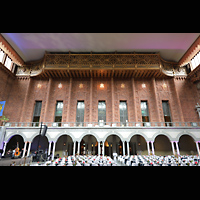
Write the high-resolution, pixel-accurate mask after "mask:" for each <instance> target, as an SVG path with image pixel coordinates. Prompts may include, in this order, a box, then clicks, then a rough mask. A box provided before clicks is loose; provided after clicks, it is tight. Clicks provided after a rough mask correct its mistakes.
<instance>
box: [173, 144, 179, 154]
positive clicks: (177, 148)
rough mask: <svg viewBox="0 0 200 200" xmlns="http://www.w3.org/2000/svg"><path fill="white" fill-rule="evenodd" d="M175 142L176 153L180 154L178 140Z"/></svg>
mask: <svg viewBox="0 0 200 200" xmlns="http://www.w3.org/2000/svg"><path fill="white" fill-rule="evenodd" d="M174 142H175V143H176V151H177V155H178V156H179V155H180V151H179V147H178V141H174Z"/></svg>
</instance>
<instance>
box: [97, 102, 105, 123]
mask: <svg viewBox="0 0 200 200" xmlns="http://www.w3.org/2000/svg"><path fill="white" fill-rule="evenodd" d="M99 120H104V122H106V103H105V101H99V103H98V121H99Z"/></svg>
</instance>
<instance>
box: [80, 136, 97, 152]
mask: <svg viewBox="0 0 200 200" xmlns="http://www.w3.org/2000/svg"><path fill="white" fill-rule="evenodd" d="M97 152H98V142H97V139H96V138H95V137H94V136H93V135H85V136H84V137H83V139H82V140H81V144H80V154H81V155H86V154H92V155H96V154H97Z"/></svg>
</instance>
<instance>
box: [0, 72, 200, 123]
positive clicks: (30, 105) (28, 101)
mask: <svg viewBox="0 0 200 200" xmlns="http://www.w3.org/2000/svg"><path fill="white" fill-rule="evenodd" d="M6 70H7V69H6ZM6 70H3V69H0V77H1V78H0V85H1V90H0V101H3V100H5V101H6V105H5V109H4V113H3V114H4V115H6V116H8V117H9V119H10V120H9V121H10V122H31V121H32V120H33V111H34V104H35V101H36V100H40V101H42V110H41V117H40V121H43V122H53V121H54V115H55V106H56V101H58V100H60V101H63V105H64V106H63V116H62V121H63V122H67V121H69V122H75V121H76V105H77V101H78V100H83V101H84V102H85V113H84V121H85V122H97V121H98V101H99V100H104V101H105V102H106V119H107V121H108V122H112V121H113V122H119V121H120V115H119V101H120V100H126V101H127V107H128V121H132V122H137V121H138V122H141V121H142V116H141V109H140V101H141V100H147V101H148V107H149V118H150V122H162V121H164V116H163V110H162V100H168V101H169V106H170V111H171V117H172V121H173V122H183V121H186V122H189V121H199V118H198V114H197V112H196V110H195V105H196V103H197V102H199V98H200V91H199V90H198V89H197V87H196V85H195V84H193V83H191V82H189V81H188V80H187V79H176V78H169V79H165V80H163V79H155V78H152V79H134V78H130V79H119V78H82V79H74V78H65V79H57V80H56V79H51V78H50V79H49V80H39V79H36V78H17V77H13V76H12V75H11V73H10V72H8V71H6ZM60 82H61V83H62V88H61V89H59V88H58V84H59V83H60ZM38 83H40V84H41V85H42V87H41V88H38V87H37V85H38ZM81 83H82V84H83V88H80V87H79V84H81ZM100 83H103V84H104V88H103V89H101V88H100ZM143 83H144V84H146V88H142V84H143ZM164 83H165V84H166V85H167V87H166V88H163V84H164ZM123 86H124V87H123Z"/></svg>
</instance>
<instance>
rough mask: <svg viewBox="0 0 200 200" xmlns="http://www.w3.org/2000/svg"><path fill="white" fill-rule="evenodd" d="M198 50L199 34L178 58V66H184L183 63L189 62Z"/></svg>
mask: <svg viewBox="0 0 200 200" xmlns="http://www.w3.org/2000/svg"><path fill="white" fill-rule="evenodd" d="M198 51H200V36H199V37H198V38H197V39H196V40H195V41H194V43H193V44H192V45H191V46H190V48H189V49H188V50H187V51H186V53H185V54H184V55H183V56H182V58H181V59H180V60H179V62H178V64H179V66H184V65H185V64H187V63H188V62H190V60H191V59H192V58H193V57H194V56H195V54H196V53H197V52H198Z"/></svg>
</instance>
